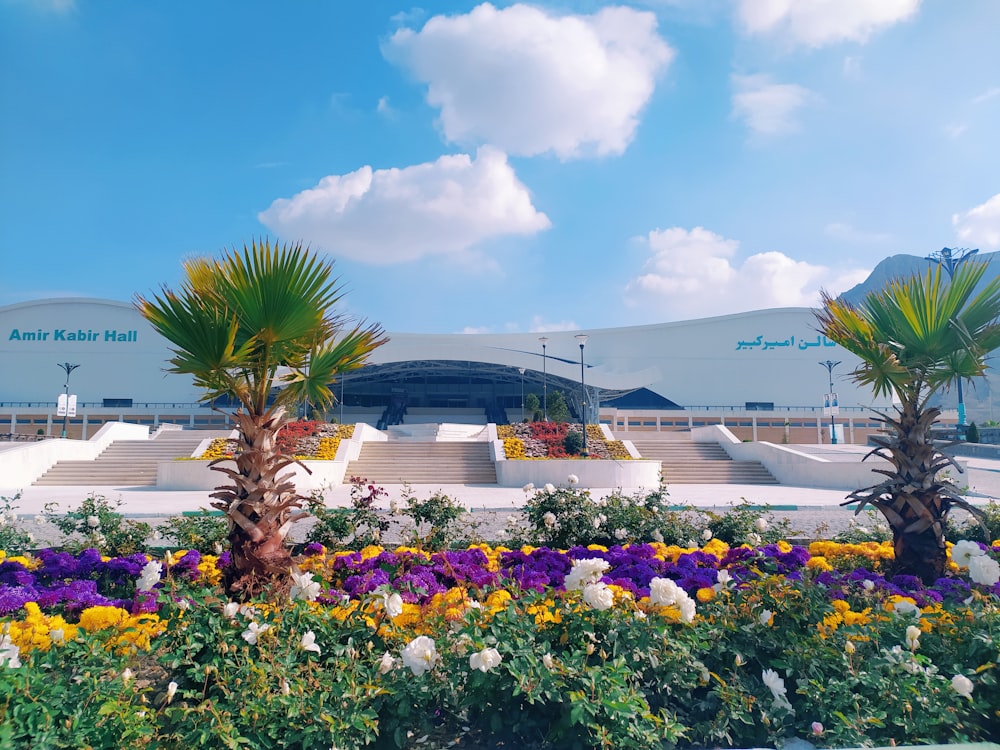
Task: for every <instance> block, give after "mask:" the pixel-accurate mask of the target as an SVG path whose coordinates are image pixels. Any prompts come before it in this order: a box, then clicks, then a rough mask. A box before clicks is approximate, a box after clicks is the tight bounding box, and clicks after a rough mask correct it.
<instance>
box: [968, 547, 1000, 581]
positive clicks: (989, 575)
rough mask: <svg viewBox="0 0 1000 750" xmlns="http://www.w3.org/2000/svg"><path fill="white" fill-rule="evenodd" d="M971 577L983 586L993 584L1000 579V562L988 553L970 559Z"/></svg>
mask: <svg viewBox="0 0 1000 750" xmlns="http://www.w3.org/2000/svg"><path fill="white" fill-rule="evenodd" d="M969 578H971V579H972V580H973V581H975V582H976V583H978V584H981V585H983V586H993V585H994V584H995V583H997V582H998V581H1000V563H998V562H997V561H996V560H994V559H993V558H992V557H989V556H988V555H985V554H984V555H980V556H979V557H973V558H972V559H970V560H969Z"/></svg>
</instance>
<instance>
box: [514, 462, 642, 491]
mask: <svg viewBox="0 0 1000 750" xmlns="http://www.w3.org/2000/svg"><path fill="white" fill-rule="evenodd" d="M496 467H497V484H499V485H500V486H501V487H523V486H524V485H526V484H528V483H529V482H530V483H531V484H534V485H535V486H536V487H541V486H542V485H545V484H548V483H551V484H554V485H557V486H558V485H566V484H567V481H566V478H567V477H568V476H569V475H570V474H575V475H576V476H577V477H578V478H579V480H580V484H579V485H577V486H579V487H600V488H615V487H620V488H622V489H653V488H656V487H659V486H660V462H659V461H642V460H639V461H614V460H609V459H586V460H584V459H562V458H550V459H544V460H538V461H530V460H529V461H523V460H501V461H497V462H496Z"/></svg>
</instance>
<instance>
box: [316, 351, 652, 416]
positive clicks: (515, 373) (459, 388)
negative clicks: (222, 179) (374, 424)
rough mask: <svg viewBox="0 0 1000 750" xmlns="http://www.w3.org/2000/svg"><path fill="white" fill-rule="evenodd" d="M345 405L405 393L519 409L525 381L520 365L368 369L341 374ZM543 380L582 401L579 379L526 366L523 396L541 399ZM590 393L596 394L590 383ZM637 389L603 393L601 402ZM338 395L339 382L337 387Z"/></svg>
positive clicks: (449, 403)
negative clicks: (531, 394) (531, 395)
mask: <svg viewBox="0 0 1000 750" xmlns="http://www.w3.org/2000/svg"><path fill="white" fill-rule="evenodd" d="M342 377H343V386H344V388H343V391H344V403H345V404H346V405H347V406H382V405H385V404H388V403H389V401H390V400H391V399H392V398H393V396H394V395H397V396H398V395H399V394H405V397H406V403H407V405H408V406H421V407H438V408H484V409H486V408H492V407H501V408H519V407H520V405H521V385H522V377H521V373H520V370H519V369H518V368H517V367H512V366H510V365H501V364H494V363H490V362H474V361H469V360H414V361H406V362H389V363H386V364H376V365H367V366H365V367H363V368H361V369H359V370H352V371H350V372H346V373H344V374H343V376H342ZM543 380H544V383H545V384H546V385H547V388H548V391H549V393H550V394H551V393H552V392H554V391H561V392H562V393H563V395H564V396H565V397H566V400H567V401H568V402H570V403H574V402H576V401H578V400H579V392H580V381H579V380H572V379H569V378H565V377H560V376H557V375H553V374H552V373H551V372H549V373H545V374H543V373H542V371H541V370H533V369H528V368H525V370H524V379H523V384H524V394H525V395H527V394H529V393H534V394H536V395H537V396H538V397H539V398H541V397H542V388H543ZM587 385H588V390H590V392H591V393H594V390H595V389H593V388H592V386H591V384H589V383H588V384H587ZM634 390H635V389H626V390H610V389H603V388H602V389H599V397H600V400H601V401H605V400H609V399H613V398H618V397H621V396H624V395H626V394H628V393H631V392H633V391H634ZM334 392H335V393H336V394H337V395H338V397H339V395H340V383H337V384H336V385H335V386H334Z"/></svg>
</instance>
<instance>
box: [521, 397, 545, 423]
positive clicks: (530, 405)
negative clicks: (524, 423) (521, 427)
mask: <svg viewBox="0 0 1000 750" xmlns="http://www.w3.org/2000/svg"><path fill="white" fill-rule="evenodd" d="M541 406H542V405H541V403H539V401H538V396H536V395H535V394H534V393H529V394H528V395H527V396H525V397H524V413H525V414H526V415H527V414H530V415H531V416H530V417H529V416H526V417H525V419H531V420H532V421H534V422H537V421H538V420H539V417H538V416H536V415H537V414H539V412H540V409H541Z"/></svg>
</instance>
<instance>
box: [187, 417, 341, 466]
mask: <svg viewBox="0 0 1000 750" xmlns="http://www.w3.org/2000/svg"><path fill="white" fill-rule="evenodd" d="M353 435H354V425H353V424H330V423H328V422H317V421H315V420H310V421H301V420H300V421H297V422H289V423H288V424H287V425H285V427H284V428H282V430H281V432H279V433H278V440H277V444H278V447H279V448H280V449H281V450H282V451H283V452H285V453H288V454H289V455H292V456H295V458H297V459H299V460H300V461H332V460H333V459H335V458H336V457H337V448H339V447H340V441H341V440H350V439H351V437H352V436H353ZM239 449H240V443H239V441H238V440H236V439H234V438H216V439H214V440H213V441H212V442H211V443H209V446H208V448H206V449H205V451H204V452H203V453H202V454H201V455H200V456H197V459H200V460H206V459H207V460H215V459H217V458H232V456H233V455H234V454H235V452H236V451H238V450H239Z"/></svg>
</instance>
